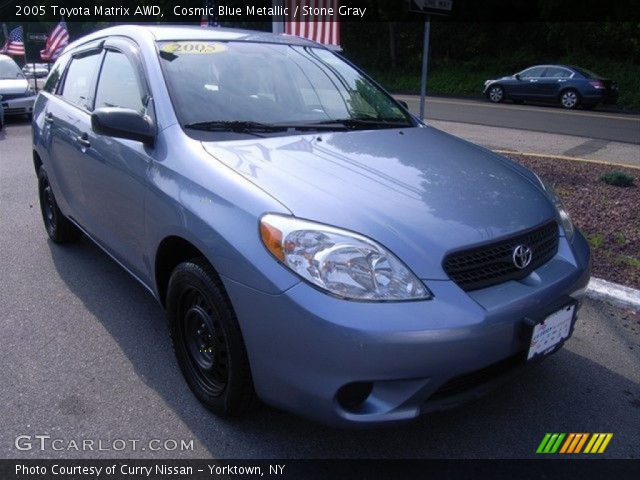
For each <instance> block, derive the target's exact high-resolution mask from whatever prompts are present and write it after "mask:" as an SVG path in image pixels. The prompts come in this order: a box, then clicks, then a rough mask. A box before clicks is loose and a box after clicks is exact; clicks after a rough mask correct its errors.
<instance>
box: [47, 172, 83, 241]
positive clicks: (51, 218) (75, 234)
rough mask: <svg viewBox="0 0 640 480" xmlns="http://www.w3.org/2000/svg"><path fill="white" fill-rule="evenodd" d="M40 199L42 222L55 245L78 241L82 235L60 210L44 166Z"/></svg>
mask: <svg viewBox="0 0 640 480" xmlns="http://www.w3.org/2000/svg"><path fill="white" fill-rule="evenodd" d="M38 197H39V199H40V212H41V213H42V221H43V222H44V228H45V230H46V231H47V234H48V235H49V238H50V239H51V240H53V241H54V242H55V243H71V242H75V241H77V240H78V239H79V238H80V237H81V235H82V233H81V232H80V230H78V228H77V227H76V226H75V225H74V224H73V223H71V222H70V221H69V219H68V218H67V217H65V216H64V215H63V214H62V212H61V211H60V209H59V208H58V203H57V202H56V198H55V196H54V195H53V190H52V189H51V184H50V183H49V177H47V172H46V171H45V169H44V167H42V166H41V167H40V169H39V170H38Z"/></svg>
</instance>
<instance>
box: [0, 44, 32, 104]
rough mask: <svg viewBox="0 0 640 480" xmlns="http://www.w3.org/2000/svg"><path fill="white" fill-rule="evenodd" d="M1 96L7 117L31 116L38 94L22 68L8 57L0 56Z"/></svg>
mask: <svg viewBox="0 0 640 480" xmlns="http://www.w3.org/2000/svg"><path fill="white" fill-rule="evenodd" d="M0 95H2V100H1V102H2V107H3V109H4V113H5V114H6V115H21V114H31V112H32V111H33V103H34V101H35V99H36V94H35V91H34V90H33V88H31V87H30V86H29V82H28V81H27V79H26V78H25V77H24V74H23V73H22V71H21V70H20V67H18V65H17V64H16V62H14V61H13V59H12V58H11V57H9V56H7V55H0Z"/></svg>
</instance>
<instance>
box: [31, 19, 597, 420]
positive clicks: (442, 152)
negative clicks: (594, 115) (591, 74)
mask: <svg viewBox="0 0 640 480" xmlns="http://www.w3.org/2000/svg"><path fill="white" fill-rule="evenodd" d="M33 140H34V143H33V159H34V167H35V171H36V173H37V176H38V186H39V187H38V188H39V196H40V204H41V210H42V216H43V220H44V225H45V228H46V231H47V233H48V235H49V237H50V239H51V240H52V241H53V242H56V243H63V242H71V241H73V240H76V239H77V238H78V237H79V236H80V234H81V232H82V233H84V234H85V235H86V236H87V237H88V238H90V239H91V240H93V241H94V242H95V243H96V244H97V245H98V246H100V247H101V248H102V249H103V250H104V251H105V252H107V253H108V254H109V255H110V256H111V257H113V258H114V259H115V260H116V261H117V262H118V263H119V264H121V265H122V266H123V267H124V268H125V269H126V270H127V271H128V272H129V273H131V274H132V276H133V277H134V278H135V279H137V280H138V281H139V282H140V283H141V284H142V285H143V286H144V287H145V288H146V289H148V290H149V291H150V292H151V293H152V294H153V295H154V297H155V298H156V299H157V300H158V301H159V302H160V304H161V305H163V306H164V308H165V309H166V313H167V318H168V322H169V329H170V332H171V338H172V341H173V345H174V348H175V353H176V357H177V361H178V364H179V366H180V368H181V370H182V373H183V374H184V377H185V378H186V381H187V383H188V385H189V386H190V387H191V389H192V390H193V392H194V394H195V395H196V397H197V398H198V399H199V400H200V401H201V402H202V403H203V404H204V405H205V406H207V407H208V408H210V409H211V410H213V411H214V412H216V413H219V414H222V415H234V414H235V415H237V414H241V413H242V412H245V411H246V410H247V409H249V408H250V407H251V406H253V405H255V403H256V399H258V398H259V399H262V400H263V401H264V402H266V403H268V404H271V405H274V406H276V407H279V408H282V409H285V410H288V411H291V412H295V413H297V414H300V415H304V416H307V417H310V418H313V419H316V420H319V421H322V422H327V423H332V424H356V425H357V424H375V423H384V422H395V421H400V420H408V419H411V418H414V417H416V416H418V415H419V414H420V413H422V412H427V411H433V410H439V409H442V408H446V407H450V406H453V405H456V404H459V403H461V402H463V401H466V400H469V399H472V398H476V397H477V396H478V395H479V394H481V393H484V392H485V391H487V390H488V389H489V388H490V387H491V386H493V385H496V384H497V383H498V382H500V381H501V380H503V379H505V378H506V377H507V376H510V374H512V373H513V372H514V371H516V370H519V369H521V368H523V367H525V366H526V365H529V364H532V363H535V362H537V361H538V360H539V359H542V358H545V357H546V356H548V355H549V354H551V353H553V352H555V351H556V350H557V349H558V348H560V346H561V345H562V344H563V342H564V341H565V340H566V339H567V338H568V337H569V336H570V335H571V332H572V329H573V325H574V322H575V319H576V312H577V310H578V307H579V306H580V301H581V298H582V297H583V295H584V292H585V288H586V285H587V282H588V280H589V267H590V252H589V247H588V244H587V242H586V240H585V238H584V237H583V236H582V234H581V233H580V232H579V231H577V230H576V229H575V228H574V226H573V224H572V222H571V219H570V217H569V214H568V213H567V211H566V210H565V208H564V206H563V205H562V202H561V201H560V199H559V198H558V196H557V195H556V194H555V193H554V191H553V189H552V188H551V187H550V186H549V185H548V184H546V183H544V182H543V181H541V180H540V178H538V176H536V174H534V173H533V172H531V171H530V170H527V169H526V168H523V167H521V166H519V165H518V164H516V163H514V162H512V161H510V160H508V159H506V158H504V157H501V156H499V155H496V154H494V153H492V152H491V151H489V150H486V149H484V148H481V147H478V146H474V145H472V144H470V143H468V142H465V141H462V140H459V139H457V138H455V137H453V136H451V135H448V134H446V133H443V132H441V131H439V130H436V129H434V128H431V127H429V126H427V125H425V124H423V123H422V122H420V121H419V120H418V119H416V118H414V117H412V115H411V114H410V113H409V112H408V111H407V110H406V109H405V108H404V107H403V106H402V105H401V104H400V103H398V102H397V101H395V100H394V99H393V98H392V97H391V96H390V95H389V94H388V93H387V92H385V91H384V90H382V89H381V88H380V87H379V86H378V85H377V84H376V83H374V82H373V81H372V80H371V79H370V78H369V77H368V76H367V75H365V74H364V73H363V72H362V71H360V70H358V69H357V68H356V67H354V66H353V65H352V64H350V63H348V62H347V61H345V60H344V59H342V58H341V57H340V56H339V55H337V54H336V53H334V52H332V51H330V50H328V49H326V48H324V47H323V46H321V45H319V44H316V43H314V42H311V41H308V40H305V39H302V38H298V37H295V36H281V35H272V34H267V33H264V32H250V31H242V30H228V29H211V28H207V29H204V28H198V27H194V28H191V27H171V26H144V27H143V26H117V27H112V28H109V29H106V30H103V31H99V32H96V33H93V34H91V35H88V36H86V37H83V38H82V39H80V40H77V41H75V42H74V43H72V44H70V45H69V46H68V47H67V48H66V49H65V52H64V53H63V55H62V56H61V57H60V59H59V60H58V61H57V62H56V64H55V66H54V68H53V71H52V73H51V74H50V75H49V77H48V79H47V82H46V85H45V87H44V90H43V92H41V93H40V95H39V96H38V99H37V101H36V108H35V113H34V116H33ZM105 301H109V299H105ZM131 321H132V322H133V321H135V318H132V319H131ZM77 328H82V325H78V326H77ZM140 341H141V342H144V338H141V339H140ZM158 368H159V369H161V368H163V367H162V365H158Z"/></svg>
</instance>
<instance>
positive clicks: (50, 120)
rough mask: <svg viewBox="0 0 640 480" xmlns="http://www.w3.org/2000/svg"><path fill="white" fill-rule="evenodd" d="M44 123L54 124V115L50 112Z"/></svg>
mask: <svg viewBox="0 0 640 480" xmlns="http://www.w3.org/2000/svg"><path fill="white" fill-rule="evenodd" d="M44 121H45V122H47V123H53V113H51V112H48V113H47V114H46V115H45V116H44Z"/></svg>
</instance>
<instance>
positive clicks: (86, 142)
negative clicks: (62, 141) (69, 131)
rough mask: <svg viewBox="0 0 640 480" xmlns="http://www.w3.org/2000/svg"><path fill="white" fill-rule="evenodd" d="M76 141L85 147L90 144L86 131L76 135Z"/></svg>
mask: <svg viewBox="0 0 640 480" xmlns="http://www.w3.org/2000/svg"><path fill="white" fill-rule="evenodd" d="M76 142H78V143H79V144H80V145H82V146H83V147H85V148H89V147H90V146H91V142H90V141H89V136H88V135H87V134H86V133H83V134H82V135H78V136H77V137H76Z"/></svg>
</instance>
